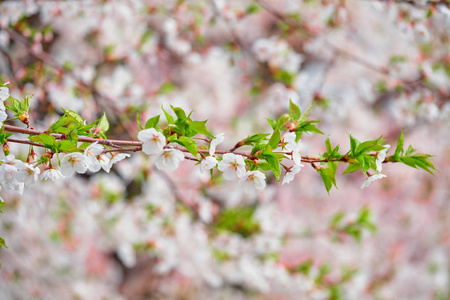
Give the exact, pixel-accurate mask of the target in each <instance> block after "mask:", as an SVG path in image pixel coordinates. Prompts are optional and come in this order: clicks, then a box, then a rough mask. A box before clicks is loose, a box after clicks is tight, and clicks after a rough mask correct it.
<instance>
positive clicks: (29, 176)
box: [16, 163, 41, 185]
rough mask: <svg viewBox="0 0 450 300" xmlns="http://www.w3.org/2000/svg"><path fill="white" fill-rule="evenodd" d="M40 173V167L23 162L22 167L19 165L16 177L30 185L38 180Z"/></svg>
mask: <svg viewBox="0 0 450 300" xmlns="http://www.w3.org/2000/svg"><path fill="white" fill-rule="evenodd" d="M40 173H41V170H40V169H39V168H35V167H33V166H32V165H30V164H27V163H23V164H22V165H21V166H20V167H18V172H17V175H16V179H17V180H18V181H20V182H23V183H24V184H27V185H28V184H32V183H34V182H36V181H37V180H38V178H39V174H40Z"/></svg>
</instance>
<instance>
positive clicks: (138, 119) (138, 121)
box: [136, 113, 144, 130]
mask: <svg viewBox="0 0 450 300" xmlns="http://www.w3.org/2000/svg"><path fill="white" fill-rule="evenodd" d="M136 121H137V123H138V125H139V128H140V129H141V130H144V128H143V127H142V124H141V117H140V116H139V113H137V116H136Z"/></svg>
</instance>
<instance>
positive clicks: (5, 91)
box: [0, 86, 9, 101]
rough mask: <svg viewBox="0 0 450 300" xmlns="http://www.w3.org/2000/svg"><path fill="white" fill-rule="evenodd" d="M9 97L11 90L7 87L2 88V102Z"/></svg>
mask: <svg viewBox="0 0 450 300" xmlns="http://www.w3.org/2000/svg"><path fill="white" fill-rule="evenodd" d="M8 97H9V88H8V87H6V86H3V87H0V100H2V101H5V100H6V99H8Z"/></svg>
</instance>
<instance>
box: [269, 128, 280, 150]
mask: <svg viewBox="0 0 450 300" xmlns="http://www.w3.org/2000/svg"><path fill="white" fill-rule="evenodd" d="M280 137H281V135H280V131H279V130H275V131H274V132H273V133H272V136H271V137H270V140H269V143H268V144H267V147H270V148H271V149H274V150H275V149H276V148H277V147H278V144H279V143H280Z"/></svg>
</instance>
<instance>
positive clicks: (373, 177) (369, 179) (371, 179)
mask: <svg viewBox="0 0 450 300" xmlns="http://www.w3.org/2000/svg"><path fill="white" fill-rule="evenodd" d="M383 177H387V176H386V175H384V174H373V175H372V176H370V177H368V178H367V179H366V181H364V183H363V184H362V185H361V188H362V189H363V188H365V187H368V186H369V185H370V184H371V183H372V182H373V181H375V180H378V179H381V178H383Z"/></svg>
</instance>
